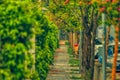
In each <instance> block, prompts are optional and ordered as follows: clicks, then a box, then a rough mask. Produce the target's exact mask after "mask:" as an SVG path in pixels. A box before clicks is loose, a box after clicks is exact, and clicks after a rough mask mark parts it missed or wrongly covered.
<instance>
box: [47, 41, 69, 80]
mask: <svg viewBox="0 0 120 80" xmlns="http://www.w3.org/2000/svg"><path fill="white" fill-rule="evenodd" d="M60 44H61V45H60V48H59V49H57V50H56V53H55V55H54V65H53V66H52V67H51V70H50V71H49V74H48V76H47V79H46V80H70V79H69V74H68V72H67V71H68V67H69V65H68V63H69V55H68V53H67V46H66V45H64V43H60Z"/></svg>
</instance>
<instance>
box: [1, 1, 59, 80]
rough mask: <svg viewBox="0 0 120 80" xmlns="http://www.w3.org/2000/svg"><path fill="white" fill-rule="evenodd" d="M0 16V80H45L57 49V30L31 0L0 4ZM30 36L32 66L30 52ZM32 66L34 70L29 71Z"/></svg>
mask: <svg viewBox="0 0 120 80" xmlns="http://www.w3.org/2000/svg"><path fill="white" fill-rule="evenodd" d="M0 17H1V18H0V40H1V41H0V79H1V80H23V79H32V80H45V77H46V75H47V72H48V70H49V64H50V63H52V60H53V53H54V50H55V49H56V48H57V43H58V40H57V32H58V30H57V27H56V26H55V25H54V24H52V23H51V22H49V20H48V19H47V18H46V17H45V16H44V15H43V14H42V12H41V10H40V7H39V6H38V4H37V3H36V2H34V3H33V2H31V0H26V1H21V0H20V1H19V0H18V1H11V0H6V1H0ZM33 36H36V46H35V50H36V52H35V53H36V58H35V63H34V58H33V57H34V56H33V54H32V52H30V50H31V49H32V47H33V46H32V45H33V42H32V41H31V38H33ZM34 64H35V66H36V70H32V68H33V65H34ZM31 71H32V73H31Z"/></svg>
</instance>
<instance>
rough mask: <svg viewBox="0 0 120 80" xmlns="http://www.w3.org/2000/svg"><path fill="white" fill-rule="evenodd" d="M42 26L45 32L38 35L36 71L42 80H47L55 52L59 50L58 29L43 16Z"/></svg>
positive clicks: (41, 19)
mask: <svg viewBox="0 0 120 80" xmlns="http://www.w3.org/2000/svg"><path fill="white" fill-rule="evenodd" d="M40 25H41V30H42V31H43V32H42V33H41V34H37V35H36V71H38V73H39V76H40V79H41V80H45V78H46V76H47V73H48V70H49V64H51V63H52V61H53V55H54V54H53V53H54V50H55V49H56V48H57V44H58V40H57V34H58V29H57V27H56V26H55V25H54V24H53V23H51V22H49V21H48V19H47V18H46V17H45V16H42V15H41V18H40Z"/></svg>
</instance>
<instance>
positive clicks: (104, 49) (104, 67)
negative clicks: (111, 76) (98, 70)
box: [102, 13, 106, 80]
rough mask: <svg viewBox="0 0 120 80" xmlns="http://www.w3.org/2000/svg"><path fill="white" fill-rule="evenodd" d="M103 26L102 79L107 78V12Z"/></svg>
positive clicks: (103, 18)
mask: <svg viewBox="0 0 120 80" xmlns="http://www.w3.org/2000/svg"><path fill="white" fill-rule="evenodd" d="M102 26H103V27H104V39H103V40H104V41H103V46H104V48H103V51H104V53H103V55H102V72H103V73H102V80H106V26H105V14H104V13H102Z"/></svg>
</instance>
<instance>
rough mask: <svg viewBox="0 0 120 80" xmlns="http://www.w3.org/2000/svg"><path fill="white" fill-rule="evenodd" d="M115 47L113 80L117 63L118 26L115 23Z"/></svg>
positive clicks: (113, 79)
mask: <svg viewBox="0 0 120 80" xmlns="http://www.w3.org/2000/svg"><path fill="white" fill-rule="evenodd" d="M115 31H116V32H115V48H114V51H115V52H114V61H113V66H112V80H115V78H116V64H117V56H118V42H119V40H118V33H119V26H118V25H117V26H116V27H115Z"/></svg>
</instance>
